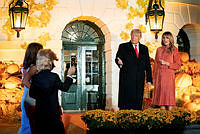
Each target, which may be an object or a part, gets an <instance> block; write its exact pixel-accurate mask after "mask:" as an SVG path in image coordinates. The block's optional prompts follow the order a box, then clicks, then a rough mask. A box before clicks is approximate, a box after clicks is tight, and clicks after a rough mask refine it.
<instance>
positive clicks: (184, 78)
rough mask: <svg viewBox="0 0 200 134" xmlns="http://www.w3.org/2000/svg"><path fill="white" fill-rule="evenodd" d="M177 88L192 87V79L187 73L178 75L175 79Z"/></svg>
mask: <svg viewBox="0 0 200 134" xmlns="http://www.w3.org/2000/svg"><path fill="white" fill-rule="evenodd" d="M175 84H176V87H188V86H190V85H192V78H191V76H190V75H188V74H186V73H183V72H181V73H178V74H176V78H175Z"/></svg>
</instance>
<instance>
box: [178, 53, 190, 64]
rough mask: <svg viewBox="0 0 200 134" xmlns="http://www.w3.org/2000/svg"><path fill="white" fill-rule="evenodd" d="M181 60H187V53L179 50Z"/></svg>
mask: <svg viewBox="0 0 200 134" xmlns="http://www.w3.org/2000/svg"><path fill="white" fill-rule="evenodd" d="M179 54H180V57H181V61H182V62H188V61H189V55H188V53H186V52H179Z"/></svg>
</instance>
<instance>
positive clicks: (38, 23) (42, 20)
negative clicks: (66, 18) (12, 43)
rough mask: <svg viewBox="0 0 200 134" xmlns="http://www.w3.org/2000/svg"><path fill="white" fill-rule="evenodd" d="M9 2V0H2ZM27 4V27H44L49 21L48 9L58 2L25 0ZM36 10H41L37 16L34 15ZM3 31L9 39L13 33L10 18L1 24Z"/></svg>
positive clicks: (51, 0) (54, 0) (55, 0)
mask: <svg viewBox="0 0 200 134" xmlns="http://www.w3.org/2000/svg"><path fill="white" fill-rule="evenodd" d="M4 1H5V2H7V3H9V2H10V0H4ZM26 2H27V3H28V4H29V16H28V21H27V25H28V26H29V27H39V28H40V27H46V26H47V24H48V23H49V22H50V18H51V14H50V10H52V9H53V7H54V6H55V5H56V4H58V2H57V0H45V2H44V4H41V3H35V0H26ZM36 12H41V13H40V15H39V17H38V16H37V15H35V13H36ZM2 31H3V33H5V34H6V35H7V36H8V40H10V38H11V36H13V35H14V34H15V31H14V30H12V29H11V28H10V20H9V19H8V20H7V22H6V23H5V24H4V25H3V30H2Z"/></svg>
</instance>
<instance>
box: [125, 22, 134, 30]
mask: <svg viewBox="0 0 200 134" xmlns="http://www.w3.org/2000/svg"><path fill="white" fill-rule="evenodd" d="M125 29H126V30H132V29H133V23H132V22H129V23H128V24H126V26H125Z"/></svg>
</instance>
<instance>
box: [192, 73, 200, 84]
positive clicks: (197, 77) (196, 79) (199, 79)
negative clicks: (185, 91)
mask: <svg viewBox="0 0 200 134" xmlns="http://www.w3.org/2000/svg"><path fill="white" fill-rule="evenodd" d="M192 84H193V85H194V86H196V87H200V73H196V74H193V75H192Z"/></svg>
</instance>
